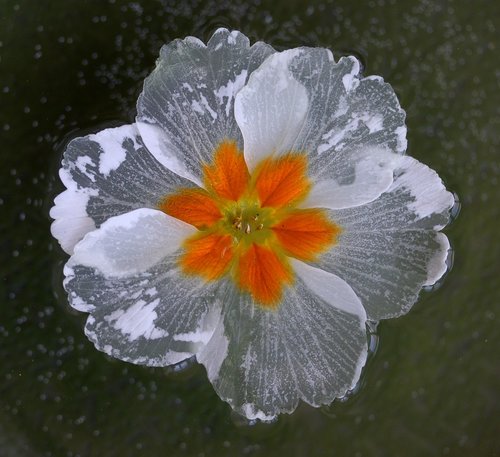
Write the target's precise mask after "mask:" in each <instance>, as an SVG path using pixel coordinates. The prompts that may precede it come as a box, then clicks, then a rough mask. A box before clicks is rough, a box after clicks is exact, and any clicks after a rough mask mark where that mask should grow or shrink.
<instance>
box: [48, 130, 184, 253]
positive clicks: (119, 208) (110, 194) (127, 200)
mask: <svg viewBox="0 0 500 457" xmlns="http://www.w3.org/2000/svg"><path fill="white" fill-rule="evenodd" d="M59 176H60V178H61V180H62V182H63V184H64V185H65V186H66V188H67V190H66V191H64V192H63V193H61V194H60V195H59V196H57V197H56V199H55V200H54V204H55V206H54V207H53V208H52V209H51V211H50V216H51V217H52V218H53V219H55V221H54V223H53V224H52V234H53V235H54V237H55V238H57V239H58V240H59V242H60V243H61V246H62V248H63V249H64V250H65V251H66V252H67V253H69V254H72V253H73V248H74V246H75V244H76V243H77V242H78V241H80V240H81V239H82V238H83V236H84V235H85V234H86V233H87V232H89V231H91V230H93V229H94V228H95V227H99V225H100V224H101V223H102V222H104V221H105V220H107V219H109V218H110V217H112V216H117V215H119V214H122V213H126V212H128V211H131V210H133V209H136V208H145V207H146V208H156V207H157V204H158V202H159V201H160V200H161V199H162V198H163V197H164V196H165V195H167V194H168V193H171V192H172V191H174V189H176V188H178V187H181V186H182V187H189V186H192V185H193V184H192V183H191V182H190V181H188V180H183V179H182V178H180V177H179V176H177V175H175V174H174V173H172V172H170V171H169V170H167V169H165V168H164V167H163V166H162V165H160V164H159V163H158V162H157V161H156V160H155V158H154V157H153V156H152V155H151V154H150V153H149V151H148V150H147V149H146V148H145V147H144V144H143V142H142V139H141V137H140V136H139V132H138V130H137V128H136V126H135V125H134V124H133V125H123V126H121V127H117V128H111V129H106V130H103V131H101V132H99V133H97V134H93V135H87V136H85V137H81V138H76V139H74V140H73V141H71V142H70V143H69V144H68V147H67V148H66V151H65V152H64V158H63V161H62V168H61V169H60V171H59Z"/></svg>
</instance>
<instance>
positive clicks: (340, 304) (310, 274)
mask: <svg viewBox="0 0 500 457" xmlns="http://www.w3.org/2000/svg"><path fill="white" fill-rule="evenodd" d="M291 264H292V266H293V270H294V271H295V273H296V274H297V275H298V276H299V278H300V279H302V281H304V284H305V285H306V286H307V287H308V288H309V289H310V290H311V291H312V292H313V293H314V294H315V295H317V296H318V297H319V298H321V299H322V300H323V301H325V303H328V304H330V305H331V306H333V307H335V308H338V309H339V310H341V311H345V312H346V313H349V314H353V315H354V316H357V317H358V318H359V323H360V326H361V328H362V329H363V330H364V329H365V322H366V312H365V309H364V308H363V305H362V304H361V301H360V299H359V298H358V296H357V295H356V294H355V293H354V291H353V290H352V288H351V287H350V286H349V284H347V283H346V282H345V281H344V280H343V279H340V278H339V277H338V276H335V275H333V274H331V273H327V272H326V271H324V270H321V269H319V268H315V267H312V266H311V265H307V264H306V263H304V262H301V261H299V260H295V259H291Z"/></svg>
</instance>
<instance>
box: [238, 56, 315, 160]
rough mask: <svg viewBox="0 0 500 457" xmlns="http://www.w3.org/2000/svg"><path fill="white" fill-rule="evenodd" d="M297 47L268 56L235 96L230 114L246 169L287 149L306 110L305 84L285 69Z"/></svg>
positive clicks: (291, 145) (298, 128)
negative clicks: (239, 136) (239, 133)
mask: <svg viewBox="0 0 500 457" xmlns="http://www.w3.org/2000/svg"><path fill="white" fill-rule="evenodd" d="M300 52H301V51H300V50H298V49H292V50H290V51H285V52H280V53H276V54H273V55H272V56H270V57H269V58H268V59H267V60H266V61H265V63H264V64H263V65H262V66H261V68H259V69H258V70H256V71H255V72H254V73H252V76H251V77H250V80H249V84H248V85H247V86H245V87H244V88H243V89H242V90H241V91H240V92H239V93H238V95H237V96H236V102H235V105H234V115H235V117H236V121H237V122H238V125H239V126H240V129H241V131H242V133H243V140H244V144H245V151H244V152H245V160H246V162H247V164H248V166H249V168H250V169H253V168H254V167H255V165H256V164H257V163H258V162H259V161H260V160H262V159H263V158H264V157H266V156H269V155H271V154H277V155H279V154H282V153H284V152H288V151H290V149H291V148H292V147H293V144H294V142H295V139H296V136H297V132H299V131H300V128H301V126H302V123H303V122H304V119H305V116H306V113H307V110H308V105H309V103H308V97H307V91H306V89H305V87H304V86H303V85H302V84H300V83H299V82H298V81H297V80H296V79H294V78H293V76H292V74H291V73H290V71H289V70H288V65H289V63H290V62H291V60H292V59H294V58H295V57H298V56H299V55H300Z"/></svg>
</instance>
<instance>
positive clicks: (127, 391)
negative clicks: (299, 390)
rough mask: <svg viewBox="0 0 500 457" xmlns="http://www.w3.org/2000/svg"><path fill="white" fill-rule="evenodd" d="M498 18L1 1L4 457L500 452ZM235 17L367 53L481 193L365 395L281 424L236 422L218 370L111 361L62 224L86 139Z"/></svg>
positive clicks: (380, 352)
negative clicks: (69, 277) (161, 65)
mask: <svg viewBox="0 0 500 457" xmlns="http://www.w3.org/2000/svg"><path fill="white" fill-rule="evenodd" d="M499 17H500V3H499V2H497V1H493V0H491V1H488V0H482V1H475V2H470V1H468V0H460V1H439V0H434V1H432V0H421V1H418V0H415V1H407V0H405V1H396V0H373V1H362V2H357V1H356V2H355V1H352V0H339V1H310V2H303V1H299V0H272V1H267V0H250V1H242V0H235V1H212V0H179V1H171V0H141V1H124V0H92V1H90V0H88V1H84V0H36V1H35V0H18V1H10V0H0V135H1V142H0V214H1V216H0V217H1V219H0V227H1V228H0V230H1V231H0V246H1V254H2V257H1V262H0V278H1V282H0V297H1V302H0V357H1V358H0V457H11V456H15V457H25V456H27V457H31V456H47V457H48V456H55V457H58V456H67V457H76V456H81V457H84V456H92V457H93V456H98V457H107V456H120V457H122V456H123V457H126V456H183V455H185V456H198V457H208V456H217V457H219V456H240V455H241V456H246V455H248V456H275V455H281V453H283V454H285V455H289V456H308V457H313V456H354V457H362V456H402V455H404V456H441V455H443V456H445V455H449V456H495V455H500V433H499V432H500V419H499V417H500V364H499V362H500V357H499V356H500V332H499V330H498V329H499V325H498V323H499V317H500V309H499V295H500V294H499V287H498V278H499V276H500V275H499V267H498V258H499V254H500V252H499V243H498V238H499V235H500V231H499V229H498V225H497V224H499V223H500V213H499V199H498V197H499V183H498V178H499V160H498V157H499V132H500V122H499V119H500V112H499V103H500V100H499V96H498V94H499V89H500V87H499V78H500V70H499V57H498V56H499V50H498V48H499V46H500V31H499V28H500V25H499V22H498V19H499ZM219 26H226V27H229V28H235V29H239V30H241V31H243V32H244V33H246V34H247V35H248V36H249V37H250V38H251V40H252V41H255V40H264V41H266V42H269V43H271V44H272V45H274V46H275V47H276V48H277V49H280V50H281V49H285V48H289V47H294V46H299V45H309V46H326V47H329V48H331V49H332V50H333V51H334V54H335V57H337V58H338V57H340V56H342V55H346V54H354V55H355V56H357V57H358V58H359V59H360V60H361V61H362V63H363V65H364V67H365V74H367V75H369V74H377V75H382V76H383V77H384V78H385V79H386V80H387V81H388V82H390V83H391V84H392V85H393V87H394V88H395V90H396V92H397V94H398V96H399V98H400V101H401V105H402V106H403V108H404V109H405V110H406V111H407V115H408V118H407V124H408V139H409V153H410V154H411V155H413V156H414V157H416V158H418V159H419V160H421V161H423V162H425V163H426V164H428V165H429V166H431V167H432V168H434V169H435V170H437V171H438V173H439V174H440V176H442V178H443V179H444V181H445V182H446V184H447V186H448V187H449V188H450V189H451V190H452V191H454V192H456V193H457V194H458V195H459V197H460V201H461V204H462V211H461V214H460V216H459V217H458V219H457V220H456V221H455V222H454V224H452V226H451V227H449V228H448V229H447V230H446V233H447V234H448V236H449V238H450V240H451V243H452V245H453V247H454V249H455V262H454V267H453V270H452V271H451V273H450V274H449V275H448V277H447V278H446V280H445V281H444V283H443V285H442V286H441V287H440V288H438V290H436V291H434V292H432V293H423V294H422V298H421V300H420V301H419V303H418V304H417V305H416V306H415V307H414V308H413V310H412V311H411V312H410V313H409V314H408V315H407V316H405V317H402V318H400V319H396V320H390V321H385V322H382V323H380V325H379V326H378V330H377V333H378V343H379V345H378V349H377V350H376V353H375V355H374V356H372V357H371V359H370V361H369V363H368V365H367V367H366V368H365V370H364V372H363V376H362V382H361V385H360V388H359V392H357V394H355V395H354V396H352V397H351V398H350V399H348V400H347V401H345V402H338V401H337V402H335V403H334V404H332V405H331V406H330V407H325V408H323V409H314V408H311V407H309V406H307V405H301V406H300V407H299V408H298V409H297V411H296V412H295V413H294V414H293V415H290V416H288V415H285V416H282V417H280V418H279V420H278V421H277V422H276V423H273V424H260V423H259V424H254V425H251V424H250V425H249V424H248V423H247V422H246V421H244V420H242V419H241V418H239V417H238V416H235V415H234V414H233V413H232V412H231V410H230V408H229V407H228V406H227V405H226V404H225V403H223V402H222V401H220V400H219V399H218V397H217V395H216V394H215V393H214V391H213V390H212V387H211V385H210V383H209V382H208V380H207V378H206V374H205V372H204V369H203V368H202V367H200V366H197V365H192V366H189V367H188V368H186V369H184V370H182V371H175V370H173V369H168V368H166V369H148V368H144V367H138V366H133V365H129V364H126V363H123V362H119V361H116V360H112V359H110V358H108V357H107V356H106V355H104V354H102V353H100V352H97V351H96V350H95V349H94V347H93V346H92V344H91V343H89V342H88V341H87V339H86V337H85V336H84V334H83V324H84V321H85V316H84V315H81V314H79V313H76V312H74V311H72V310H71V309H70V308H69V306H68V305H67V303H66V298H65V295H64V291H63V290H62V285H61V282H62V265H63V263H64V262H65V259H66V257H65V255H64V254H63V253H62V251H61V250H60V248H59V247H58V245H57V243H56V242H55V241H54V240H53V239H52V238H51V236H50V233H49V225H50V220H49V217H48V210H49V208H50V206H51V201H52V199H53V197H54V196H55V195H56V194H57V193H58V192H60V191H61V190H62V185H61V183H60V182H59V180H58V178H57V169H58V164H59V160H60V157H61V153H62V148H64V145H65V144H66V143H67V141H68V140H69V139H71V138H72V137H74V136H76V135H80V134H82V133H88V132H95V131H97V130H99V129H100V128H102V127H103V126H110V125H119V124H122V123H129V122H131V121H132V120H133V119H134V114H135V102H136V99H137V96H138V94H139V92H140V91H141V85H142V81H143V78H144V77H145V76H146V75H147V74H148V73H149V72H150V71H151V69H152V68H153V67H154V62H155V59H156V57H157V55H158V51H159V48H160V46H161V45H162V44H163V43H164V42H168V41H170V40H172V39H174V38H177V37H184V36H186V35H194V36H197V37H200V38H202V39H203V40H206V39H207V38H208V37H209V36H210V35H211V34H212V32H213V31H214V30H215V29H216V28H217V27H219Z"/></svg>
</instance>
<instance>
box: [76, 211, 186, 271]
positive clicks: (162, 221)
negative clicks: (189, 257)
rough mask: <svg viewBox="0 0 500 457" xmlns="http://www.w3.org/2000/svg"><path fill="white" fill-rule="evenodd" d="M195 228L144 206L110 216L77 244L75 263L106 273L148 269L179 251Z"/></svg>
mask: <svg viewBox="0 0 500 457" xmlns="http://www.w3.org/2000/svg"><path fill="white" fill-rule="evenodd" d="M194 232H195V228H194V227H192V226H190V225H188V224H186V223H184V222H182V221H180V220H178V219H175V218H173V217H170V216H168V215H166V214H165V213H163V212H161V211H157V210H153V209H147V208H141V209H136V210H134V211H131V212H129V213H125V214H122V215H120V216H116V217H112V218H111V219H108V220H107V221H106V222H104V224H102V225H101V227H100V228H99V229H97V230H94V231H93V232H90V233H88V234H87V235H86V236H85V238H84V239H83V240H82V241H80V243H78V244H77V245H76V246H75V250H74V254H73V256H72V257H71V259H72V262H74V263H77V264H81V265H85V266H87V267H93V268H95V269H97V270H98V271H99V272H101V273H102V274H103V275H105V276H114V277H120V276H127V275H131V274H136V273H140V272H143V271H145V270H147V269H148V268H149V267H151V266H152V265H155V264H156V263H158V262H159V261H160V260H161V259H162V258H164V257H165V256H166V255H169V254H172V253H173V252H175V251H177V250H178V249H179V248H180V246H181V244H182V242H183V241H184V240H185V239H186V238H187V237H189V236H191V235H193V233H194Z"/></svg>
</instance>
